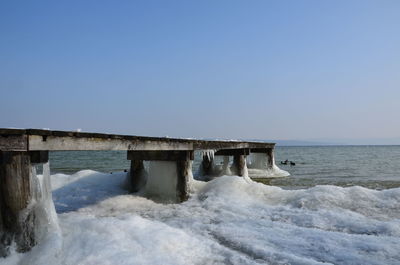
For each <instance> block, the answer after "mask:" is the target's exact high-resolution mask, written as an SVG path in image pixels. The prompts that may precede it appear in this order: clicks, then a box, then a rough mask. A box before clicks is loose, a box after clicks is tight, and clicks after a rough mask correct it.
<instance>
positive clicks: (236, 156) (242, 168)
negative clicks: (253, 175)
mask: <svg viewBox="0 0 400 265" xmlns="http://www.w3.org/2000/svg"><path fill="white" fill-rule="evenodd" d="M249 154H250V149H249V148H240V149H223V150H219V151H217V152H216V153H215V155H216V156H225V157H228V156H233V165H232V173H233V174H234V175H237V176H240V177H243V176H244V175H245V174H246V171H247V166H246V156H247V155H249ZM228 160H229V158H228ZM226 164H227V163H226V162H225V161H224V167H225V166H226Z"/></svg>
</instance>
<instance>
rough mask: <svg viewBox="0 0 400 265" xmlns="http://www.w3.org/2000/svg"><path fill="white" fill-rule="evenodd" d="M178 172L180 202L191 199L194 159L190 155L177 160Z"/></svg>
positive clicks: (177, 185)
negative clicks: (190, 183)
mask: <svg viewBox="0 0 400 265" xmlns="http://www.w3.org/2000/svg"><path fill="white" fill-rule="evenodd" d="M176 173H177V175H178V176H177V177H178V181H177V184H176V193H177V199H178V201H179V202H183V201H187V199H189V181H190V179H189V178H190V176H191V174H192V161H191V160H190V155H187V156H186V158H183V159H181V160H178V161H176Z"/></svg>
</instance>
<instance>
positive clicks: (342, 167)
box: [50, 145, 400, 190]
mask: <svg viewBox="0 0 400 265" xmlns="http://www.w3.org/2000/svg"><path fill="white" fill-rule="evenodd" d="M275 160H276V165H277V166H278V167H280V168H281V169H283V170H285V171H288V172H289V173H290V177H285V178H271V179H267V180H265V179H263V180H260V181H263V182H264V183H266V184H269V185H273V186H278V187H282V188H285V189H299V188H308V187H313V186H316V185H335V186H340V187H349V186H362V187H367V188H370V189H377V190H381V189H389V188H396V187H400V146H376V145H375V146H373V145H371V146H348V145H345V146H277V147H276V148H275ZM285 160H289V161H293V162H294V163H295V164H296V165H295V166H290V164H289V163H288V165H283V164H281V162H283V161H285ZM50 161H51V163H50V168H51V172H52V173H53V174H54V173H66V174H73V173H75V172H78V171H80V170H85V169H91V170H94V171H98V172H103V173H110V172H118V171H124V170H129V167H130V161H129V160H127V157H126V152H125V151H64V152H51V153H50ZM218 162H219V163H220V162H221V161H218ZM200 163H201V154H200V153H196V155H195V161H194V163H193V171H194V172H196V170H197V169H198V168H199V167H200ZM255 177H257V176H255Z"/></svg>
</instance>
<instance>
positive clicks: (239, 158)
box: [233, 155, 246, 177]
mask: <svg viewBox="0 0 400 265" xmlns="http://www.w3.org/2000/svg"><path fill="white" fill-rule="evenodd" d="M233 168H234V170H235V174H236V175H238V176H239V177H243V176H244V175H245V174H246V156H245V155H234V156H233Z"/></svg>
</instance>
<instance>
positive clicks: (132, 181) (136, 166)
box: [128, 160, 146, 192]
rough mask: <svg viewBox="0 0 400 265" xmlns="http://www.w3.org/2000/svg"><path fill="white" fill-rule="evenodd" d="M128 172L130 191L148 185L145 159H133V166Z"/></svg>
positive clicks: (136, 190)
mask: <svg viewBox="0 0 400 265" xmlns="http://www.w3.org/2000/svg"><path fill="white" fill-rule="evenodd" d="M128 174H129V175H128V184H129V191H130V192H138V191H139V190H140V189H141V188H142V187H143V186H145V185H146V171H145V169H144V164H143V160H131V168H130V170H129V173H128Z"/></svg>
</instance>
